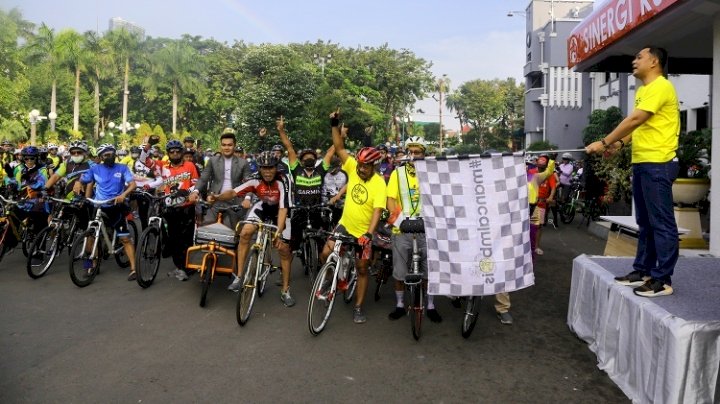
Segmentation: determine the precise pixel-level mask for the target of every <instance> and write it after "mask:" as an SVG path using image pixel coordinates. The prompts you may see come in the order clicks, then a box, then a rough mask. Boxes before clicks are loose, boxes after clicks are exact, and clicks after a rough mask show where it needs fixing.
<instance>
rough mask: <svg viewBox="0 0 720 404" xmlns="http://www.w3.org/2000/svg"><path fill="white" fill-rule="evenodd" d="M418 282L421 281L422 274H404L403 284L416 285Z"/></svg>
mask: <svg viewBox="0 0 720 404" xmlns="http://www.w3.org/2000/svg"><path fill="white" fill-rule="evenodd" d="M420 282H422V275H420V274H407V275H405V284H406V285H417V284H418V283H420Z"/></svg>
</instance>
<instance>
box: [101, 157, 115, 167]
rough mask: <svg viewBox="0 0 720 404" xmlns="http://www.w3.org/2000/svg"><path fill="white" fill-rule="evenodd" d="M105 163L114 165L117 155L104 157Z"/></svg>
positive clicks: (110, 165)
mask: <svg viewBox="0 0 720 404" xmlns="http://www.w3.org/2000/svg"><path fill="white" fill-rule="evenodd" d="M103 164H105V165H106V166H108V167H112V166H114V165H115V157H108V158H106V159H103Z"/></svg>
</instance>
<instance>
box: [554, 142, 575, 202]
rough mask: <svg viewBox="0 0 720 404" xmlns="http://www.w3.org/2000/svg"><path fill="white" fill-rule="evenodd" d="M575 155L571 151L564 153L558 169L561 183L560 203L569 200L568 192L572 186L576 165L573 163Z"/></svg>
mask: <svg viewBox="0 0 720 404" xmlns="http://www.w3.org/2000/svg"><path fill="white" fill-rule="evenodd" d="M572 162H573V157H572V154H570V153H563V154H562V162H561V163H560V164H558V171H559V175H560V184H559V185H558V192H557V193H558V196H559V197H558V201H559V202H560V203H565V202H567V197H568V193H569V192H570V187H571V186H572V179H573V171H574V170H575V166H574V165H573V163H572Z"/></svg>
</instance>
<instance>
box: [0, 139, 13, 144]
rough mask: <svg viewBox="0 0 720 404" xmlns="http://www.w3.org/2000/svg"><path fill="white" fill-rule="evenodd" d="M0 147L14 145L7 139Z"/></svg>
mask: <svg viewBox="0 0 720 404" xmlns="http://www.w3.org/2000/svg"><path fill="white" fill-rule="evenodd" d="M0 146H12V143H10V141H9V140H7V139H5V140H3V141H2V143H0Z"/></svg>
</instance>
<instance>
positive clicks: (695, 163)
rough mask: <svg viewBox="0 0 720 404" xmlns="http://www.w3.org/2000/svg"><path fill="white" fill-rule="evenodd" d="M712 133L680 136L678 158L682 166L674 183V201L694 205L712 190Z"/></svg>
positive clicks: (704, 132) (691, 132) (684, 133)
mask: <svg viewBox="0 0 720 404" xmlns="http://www.w3.org/2000/svg"><path fill="white" fill-rule="evenodd" d="M711 145H712V131H711V130H710V129H702V130H694V131H690V132H683V133H681V134H680V140H679V144H678V150H677V156H678V162H679V165H680V171H679V173H678V179H677V180H675V183H673V201H674V202H675V203H677V204H683V205H693V204H696V203H697V202H699V201H700V200H702V199H703V198H704V197H705V195H707V192H708V190H709V189H710V179H709V178H708V174H709V172H710V158H711Z"/></svg>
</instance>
